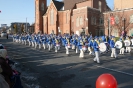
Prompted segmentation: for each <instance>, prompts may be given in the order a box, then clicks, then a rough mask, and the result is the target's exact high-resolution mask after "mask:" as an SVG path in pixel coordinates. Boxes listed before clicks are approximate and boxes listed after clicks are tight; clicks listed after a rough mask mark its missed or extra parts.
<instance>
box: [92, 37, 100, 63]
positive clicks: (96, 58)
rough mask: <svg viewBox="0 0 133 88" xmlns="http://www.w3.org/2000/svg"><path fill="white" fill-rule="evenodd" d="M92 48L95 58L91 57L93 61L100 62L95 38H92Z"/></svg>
mask: <svg viewBox="0 0 133 88" xmlns="http://www.w3.org/2000/svg"><path fill="white" fill-rule="evenodd" d="M93 41H94V42H93V49H94V52H95V58H94V59H93V60H94V61H96V62H97V63H100V60H99V45H98V43H97V41H96V40H94V39H93Z"/></svg>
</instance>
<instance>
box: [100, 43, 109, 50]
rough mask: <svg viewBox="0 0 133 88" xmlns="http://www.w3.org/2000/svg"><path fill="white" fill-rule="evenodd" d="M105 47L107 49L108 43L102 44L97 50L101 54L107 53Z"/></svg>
mask: <svg viewBox="0 0 133 88" xmlns="http://www.w3.org/2000/svg"><path fill="white" fill-rule="evenodd" d="M107 47H108V43H107V42H103V43H100V44H99V50H100V51H101V52H106V51H107Z"/></svg>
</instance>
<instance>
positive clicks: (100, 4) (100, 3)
mask: <svg viewBox="0 0 133 88" xmlns="http://www.w3.org/2000/svg"><path fill="white" fill-rule="evenodd" d="M101 6H102V2H101V1H99V10H100V12H101V9H102V8H101Z"/></svg>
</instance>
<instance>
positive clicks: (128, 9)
mask: <svg viewBox="0 0 133 88" xmlns="http://www.w3.org/2000/svg"><path fill="white" fill-rule="evenodd" d="M130 10H133V8H126V9H121V10H114V11H108V12H104V13H103V14H108V13H115V12H123V11H130Z"/></svg>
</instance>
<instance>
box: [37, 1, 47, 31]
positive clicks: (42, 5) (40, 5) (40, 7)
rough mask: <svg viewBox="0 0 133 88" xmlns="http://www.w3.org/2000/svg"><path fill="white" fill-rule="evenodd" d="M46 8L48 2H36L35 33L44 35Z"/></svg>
mask: <svg viewBox="0 0 133 88" xmlns="http://www.w3.org/2000/svg"><path fill="white" fill-rule="evenodd" d="M46 8H47V0H35V33H38V32H41V33H43V15H44V13H45V12H46Z"/></svg>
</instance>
